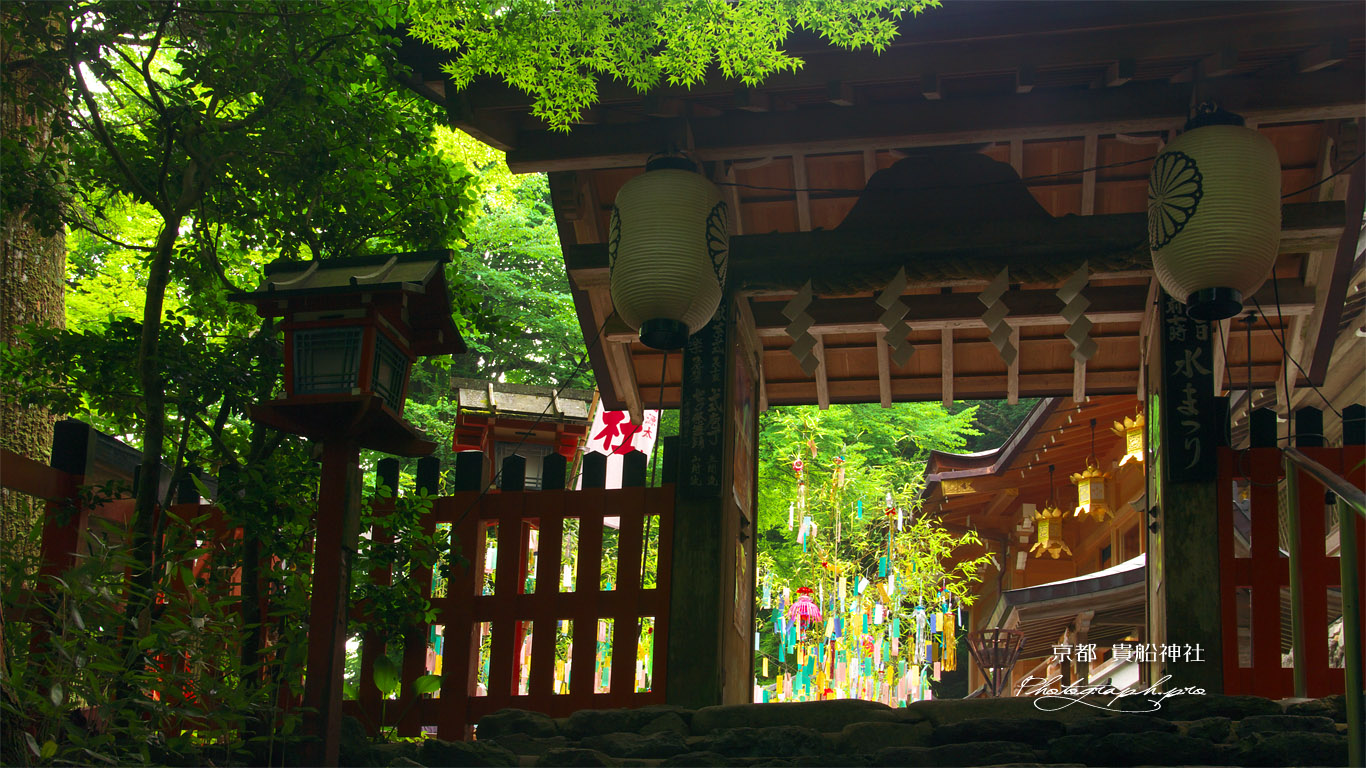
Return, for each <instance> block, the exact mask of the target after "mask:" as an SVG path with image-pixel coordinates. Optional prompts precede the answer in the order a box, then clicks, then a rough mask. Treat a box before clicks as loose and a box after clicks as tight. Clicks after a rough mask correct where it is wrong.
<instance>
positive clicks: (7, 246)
mask: <svg viewBox="0 0 1366 768" xmlns="http://www.w3.org/2000/svg"><path fill="white" fill-rule="evenodd" d="M22 56H23V53H21V52H19V51H17V50H16V49H15V48H13V47H9V48H7V49H6V50H5V52H4V62H3V65H4V66H3V68H4V71H5V75H4V77H5V78H6V79H7V80H8V81H9V82H8V83H6V86H7V87H6V88H5V89H4V94H5V96H7V97H8V98H5V99H4V101H3V103H0V134H4V135H6V136H11V137H18V139H19V141H20V143H21V145H22V147H23V149H22V151H25V152H27V153H28V154H30V155H37V154H44V155H46V154H49V150H50V149H52V141H53V137H52V131H51V122H52V118H53V114H52V112H51V111H50V110H47V109H45V108H43V106H42V101H43V100H41V99H36V98H24V96H25V95H27V94H29V93H30V92H31V90H32V89H31V88H30V87H27V86H29V85H30V84H31V82H33V79H34V78H41V77H43V75H44V71H43V68H41V67H23V66H18V63H19V62H17V59H19V58H21V57H22ZM26 61H32V59H26ZM59 77H60V75H59ZM10 170H11V171H12V170H13V169H10ZM7 175H8V174H7ZM6 186H8V184H7V185H6ZM5 194H6V195H7V196H8V195H9V194H11V192H6V193H5ZM30 213H32V212H31V211H30V210H29V207H28V206H21V207H17V208H16V206H14V205H11V204H6V205H4V206H3V207H0V345H6V346H7V345H10V344H14V343H15V342H16V340H17V337H18V335H19V331H20V330H21V329H22V327H23V326H25V325H28V324H37V325H44V326H49V327H58V328H62V327H65V326H66V315H65V312H66V302H65V282H64V280H65V271H66V235H65V233H64V232H62V230H61V229H58V230H57V231H56V233H54V234H52V235H45V234H43V233H42V232H41V231H39V228H38V227H37V226H35V225H34V223H33V221H32V220H31V218H30ZM47 213H51V212H47ZM0 389H11V388H9V387H4V386H3V383H0ZM56 420H57V415H55V414H52V413H49V412H48V411H47V410H46V409H44V408H37V407H30V406H26V405H23V404H21V403H16V402H14V401H13V400H12V399H11V398H8V397H0V447H3V448H7V449H9V450H11V451H14V452H15V453H19V454H22V455H24V456H27V457H29V458H31V459H34V460H35V461H40V462H43V463H47V461H48V459H49V456H50V453H51V450H52V425H53V424H54V423H55V422H56ZM42 510H43V504H42V502H40V501H37V500H35V499H32V498H30V497H27V496H22V495H20V494H15V493H10V492H8V491H3V490H0V547H5V548H10V547H18V546H21V542H22V541H23V540H24V537H25V535H26V534H27V533H28V531H29V530H30V529H31V527H32V526H33V524H34V523H35V522H36V521H37V520H38V519H39V516H40V515H41V514H42ZM11 551H12V550H11Z"/></svg>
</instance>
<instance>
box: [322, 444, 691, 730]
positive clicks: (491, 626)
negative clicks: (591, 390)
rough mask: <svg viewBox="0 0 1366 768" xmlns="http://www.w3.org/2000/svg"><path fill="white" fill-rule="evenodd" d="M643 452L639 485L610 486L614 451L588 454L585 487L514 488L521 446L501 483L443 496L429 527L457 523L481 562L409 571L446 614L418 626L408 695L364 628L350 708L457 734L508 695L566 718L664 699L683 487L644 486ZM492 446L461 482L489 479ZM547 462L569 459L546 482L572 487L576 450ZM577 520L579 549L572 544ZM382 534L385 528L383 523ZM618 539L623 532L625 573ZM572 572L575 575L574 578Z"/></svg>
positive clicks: (408, 649) (633, 476) (463, 543)
mask: <svg viewBox="0 0 1366 768" xmlns="http://www.w3.org/2000/svg"><path fill="white" fill-rule="evenodd" d="M633 457H638V458H639V461H635V462H632V461H628V462H627V468H626V477H625V483H626V484H627V485H631V484H633V483H635V484H636V486H637V487H627V488H621V489H616V490H605V489H603V488H602V487H601V485H602V482H601V477H602V472H601V471H600V468H599V467H598V466H597V465H598V464H600V462H599V461H598V459H603V460H605V458H606V457H604V456H599V455H597V454H588V455H587V456H585V463H586V464H587V465H589V466H586V467H585V470H584V485H585V488H584V489H583V490H558V489H557V490H540V491H522V490H508V489H509V488H510V487H511V488H521V485H522V483H521V467H520V466H517V463H518V462H520V461H522V460H521V459H519V458H518V457H515V456H514V457H510V458H509V459H508V460H507V461H505V463H504V466H503V472H502V473H501V475H500V486H501V489H500V490H498V491H493V492H491V493H486V494H484V493H480V492H479V491H478V490H466V491H458V492H456V493H453V494H452V495H450V496H444V497H440V498H437V499H436V501H435V504H434V507H433V509H432V512H431V514H428V515H425V516H424V525H425V526H426V529H427V531H428V532H433V531H439V530H445V529H446V527H447V526H449V530H450V531H451V534H452V535H453V537H454V538H453V539H452V541H453V549H458V551H459V553H460V554H461V555H462V556H463V557H464V559H465V560H466V561H467V562H468V566H456V567H454V568H452V569H451V575H450V579H449V581H444V583H443V580H442V579H441V578H440V576H439V575H438V577H437V578H436V579H435V580H434V579H433V575H432V573H431V572H430V571H429V570H428V571H426V572H415V573H412V574H410V575H409V578H414V579H417V580H418V581H419V584H420V585H421V590H422V594H423V595H425V596H430V600H431V604H432V608H433V609H434V611H435V612H436V617H435V620H434V621H432V622H431V623H430V624H427V625H418V626H416V627H413V628H410V631H408V632H407V633H406V635H405V638H404V641H403V645H404V647H403V662H402V665H401V673H402V674H401V677H402V680H403V681H404V682H403V684H402V686H401V689H400V691H399V694H398V697H397V699H390V700H388V701H385V700H383V699H382V698H381V693H380V690H379V689H378V687H376V686H375V684H374V666H375V661H376V659H378V658H379V656H380V654H381V653H382V652H383V651H384V649H383V648H381V647H380V644H379V643H378V642H377V638H375V637H374V636H368V637H367V638H365V639H364V640H363V642H362V650H361V675H360V686H359V690H360V694H359V699H358V700H351V701H347V702H345V707H346V711H347V712H348V713H349V714H352V715H355V716H357V717H359V718H360V719H361V721H362V722H363V723H365V725H366V726H367V728H369V729H370V730H372V731H374V730H376V729H377V728H379V727H381V726H386V727H387V726H394V727H396V728H397V731H398V734H399V735H401V736H416V735H418V734H420V733H422V732H423V731H424V730H427V731H430V730H431V729H432V728H433V727H435V729H436V732H437V735H438V736H440V738H443V739H448V740H458V739H464V738H468V737H469V735H470V729H471V726H473V725H474V724H476V723H477V722H478V721H479V719H480V718H481V717H483V716H484V715H486V714H489V713H491V712H495V711H497V710H499V709H503V708H505V707H516V708H518V709H526V710H532V711H537V712H544V713H546V714H548V715H550V716H552V717H564V716H567V715H569V714H570V713H571V712H574V711H576V710H580V709H604V708H616V707H641V706H646V705H650V704H662V703H664V694H665V690H664V689H665V652H664V651H665V649H666V648H667V643H668V632H669V582H670V578H669V569H670V564H671V560H672V558H671V556H670V550H671V546H670V543H671V541H672V536H673V512H674V486H673V485H672V484H666V485H664V486H662V487H659V488H646V487H643V486H644V471H643V469H644V461H643V459H644V458H645V457H644V455H643V454H634V455H633ZM481 459H482V455H481V454H479V453H475V452H466V453H462V454H459V455H458V460H457V468H456V483H455V484H456V486H457V487H461V486H463V487H472V488H478V478H479V477H480V476H481V472H480V471H479V470H478V468H477V466H476V464H477V462H478V461H479V460H481ZM426 461H428V460H424V462H426ZM546 461H547V462H548V465H549V464H550V463H554V464H556V465H557V466H556V467H555V468H554V469H551V468H550V467H549V466H547V470H546V471H545V472H544V475H543V477H544V478H545V487H546V488H556V486H562V485H563V484H564V483H563V478H564V472H563V465H562V462H563V458H562V457H559V456H550V457H547V458H546ZM467 462H468V463H467ZM509 462H511V463H512V466H509ZM633 465H634V467H635V469H636V471H635V472H633V471H632V467H633ZM428 466H429V467H430V469H428V470H427V471H426V472H424V469H423V467H422V466H421V465H420V466H419V470H418V485H419V487H423V486H424V479H423V475H424V474H426V475H427V478H428V479H427V480H426V481H425V483H429V484H430V485H427V487H431V485H435V471H434V470H435V461H431V464H429V465H428ZM604 466H605V465H604ZM394 471H395V472H396V469H395V470H394ZM383 473H384V470H383V468H382V469H381V474H383ZM471 480H473V482H470V481H471ZM593 485H597V486H599V487H596V488H594V487H589V486H593ZM575 531H576V535H575V536H574V537H573V538H576V540H577V547H576V550H577V552H576V553H571V552H569V551H566V549H565V547H564V546H563V545H564V543H565V541H566V536H567V535H569V534H572V533H574V532H575ZM648 531H653V532H655V533H656V535H657V540H658V542H659V545H658V547H657V550H656V551H655V552H651V551H650V549H649V548H648V547H647V543H648V540H649V538H650V536H649V535H648V534H647V532H648ZM372 535H374V536H384V535H385V534H384V531H383V529H380V528H377V529H376V530H375V531H374V532H372ZM605 538H612V539H615V540H616V558H615V564H614V565H615V570H614V575H613V569H612V568H611V566H612V565H613V563H611V562H610V561H607V560H605V559H604V547H603V543H604V539H605ZM533 539H534V545H533ZM646 564H648V565H650V566H651V567H650V568H648V569H645V568H643V567H642V566H643V565H646ZM566 573H569V574H571V575H572V576H573V578H572V582H570V583H566V580H565V579H563V578H562V576H563V574H566ZM374 577H375V578H377V579H381V580H383V579H388V578H389V577H390V576H389V574H375V575H374ZM434 581H435V585H436V588H435V590H433V583H434ZM437 627H440V628H441V631H440V634H439V636H438V633H437V632H436V631H435V628H437ZM604 628H606V631H605V632H604V631H603V630H604ZM528 637H529V638H530V639H529V640H528ZM642 640H643V641H644V642H645V643H646V644H647V645H646V646H645V647H646V650H648V651H651V652H648V653H645V654H642V655H643V659H641V661H642V665H643V669H642V668H641V666H638V664H637V659H638V653H640V651H641V649H642V645H641V642H642ZM566 642H567V644H568V648H566V647H565V645H566ZM438 644H439V645H438ZM438 648H439V650H440V654H439V655H440V657H441V664H440V677H441V687H440V690H439V691H438V692H437V693H435V694H432V695H423V694H419V693H417V692H416V691H415V690H414V689H413V687H412V685H411V681H413V680H415V679H417V678H419V677H421V676H422V675H424V674H428V673H431V672H435V671H436V664H435V663H434V661H435V660H434V657H435V656H437V655H438V654H437V650H438ZM570 649H572V651H573V652H572V654H571V653H569V650H570ZM528 650H529V652H528ZM609 658H610V666H609V665H608V664H606V663H605V662H606V661H607V659H609ZM566 659H568V662H569V663H568V664H565V663H564V662H565V661H566ZM557 673H558V674H557ZM642 673H643V674H642ZM557 677H558V678H559V679H557ZM565 677H567V678H568V679H567V685H563V684H561V680H563V678H565ZM641 678H644V684H643V685H642V684H641V683H642V680H641Z"/></svg>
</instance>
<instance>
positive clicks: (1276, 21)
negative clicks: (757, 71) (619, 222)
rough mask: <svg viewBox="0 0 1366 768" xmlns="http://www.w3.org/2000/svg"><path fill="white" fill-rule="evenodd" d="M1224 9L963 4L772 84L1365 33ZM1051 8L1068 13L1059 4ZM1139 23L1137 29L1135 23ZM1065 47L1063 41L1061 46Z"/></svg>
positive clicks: (1307, 14) (1336, 11)
mask: <svg viewBox="0 0 1366 768" xmlns="http://www.w3.org/2000/svg"><path fill="white" fill-rule="evenodd" d="M1107 5H1108V6H1110V7H1112V8H1123V9H1126V10H1124V11H1121V12H1119V13H1115V14H1112V16H1113V17H1112V18H1110V19H1109V20H1108V21H1099V20H1093V21H1087V20H1085V19H1081V18H1080V16H1079V15H1078V14H1077V13H1076V11H1075V8H1076V7H1085V8H1087V9H1088V10H1089V8H1100V7H1103V6H1107ZM1221 5H1222V6H1223V8H1227V9H1230V12H1219V13H1213V14H1211V13H1208V12H1207V10H1206V9H1204V8H1200V7H1199V4H1189V5H1187V4H1181V5H1177V4H1170V3H1169V4H1164V5H1162V6H1151V8H1152V10H1151V11H1150V12H1149V13H1152V14H1153V15H1157V14H1160V18H1145V19H1138V18H1137V17H1136V16H1135V15H1134V14H1133V12H1132V9H1133V8H1135V7H1139V8H1141V7H1142V4H1113V3H1111V4H1106V3H1101V4H1081V6H1075V5H1074V9H1073V10H1068V11H1066V12H1064V11H1062V10H1058V11H1056V12H1051V13H1047V14H1042V13H1039V12H1038V11H1037V8H1038V5H1037V4H1031V3H1019V2H1008V3H989V4H988V3H974V4H972V5H971V6H964V7H965V8H970V9H971V10H969V11H968V12H967V14H964V15H963V16H960V17H959V19H958V20H956V21H954V22H951V23H950V26H952V27H955V29H936V30H935V32H934V33H933V34H931V33H930V32H929V31H928V30H927V29H926V27H925V25H926V24H927V23H929V24H931V25H933V24H935V23H936V22H935V20H934V19H931V18H930V16H929V15H926V16H922V17H918V18H916V19H915V20H914V21H913V22H912V24H913V25H914V28H913V30H911V32H910V34H905V35H902V36H901V37H900V38H899V39H898V40H897V41H896V42H894V43H893V44H892V45H891V46H890V47H889V48H888V49H887V50H886V51H883V53H882V54H881V55H877V54H875V53H873V52H872V51H858V52H854V53H850V52H848V51H845V50H842V49H839V48H836V47H834V46H827V45H823V44H817V47H816V48H815V49H813V50H810V51H801V56H802V59H803V61H804V66H803V67H802V68H801V69H799V70H796V71H794V72H783V73H778V74H775V75H774V76H772V77H770V78H769V79H768V80H767V81H766V83H765V85H766V86H767V87H771V88H781V89H802V88H822V87H824V86H825V85H826V84H827V83H829V82H830V81H831V80H840V81H849V82H858V83H860V84H865V83H869V84H872V83H881V82H891V81H904V80H906V79H908V78H907V73H917V72H920V71H922V70H923V69H925V68H927V67H933V68H934V69H935V70H936V71H937V72H938V73H939V74H940V75H941V76H943V75H966V74H973V73H980V72H1010V71H1012V70H1014V69H1015V68H1017V67H1019V66H1020V62H1021V61H1026V62H1029V63H1030V65H1031V66H1032V67H1033V68H1034V69H1036V70H1038V71H1044V70H1059V69H1067V68H1076V67H1084V66H1091V65H1094V64H1095V63H1097V62H1105V61H1113V60H1115V59H1120V58H1127V59H1135V60H1145V61H1148V60H1173V59H1183V58H1185V59H1194V58H1196V57H1198V56H1202V55H1205V54H1208V53H1209V52H1210V50H1211V47H1210V46H1211V42H1212V41H1213V42H1214V43H1215V44H1217V45H1221V46H1228V47H1232V48H1235V49H1239V50H1245V51H1258V50H1264V49H1273V50H1305V49H1310V48H1313V47H1315V46H1318V45H1321V44H1322V43H1324V42H1325V41H1327V40H1331V39H1334V38H1338V37H1342V36H1343V35H1344V30H1355V29H1360V28H1361V24H1362V15H1363V14H1362V10H1361V8H1360V5H1359V4H1354V3H1332V4H1315V6H1314V7H1312V9H1310V5H1309V4H1307V3H1277V4H1271V3H1251V4H1241V5H1237V6H1235V5H1232V4H1228V3H1224V4H1221ZM1048 7H1050V9H1052V8H1059V9H1061V8H1063V6H1060V5H1058V4H1049V6H1048ZM1158 8H1160V9H1161V10H1160V11H1158V10H1157V9H1158ZM1184 8H1191V9H1192V11H1191V12H1192V13H1193V14H1195V15H1196V16H1198V18H1186V17H1185V16H1187V15H1188V14H1187V13H1186V12H1185V11H1184V10H1183V9H1184ZM1017 9H1018V10H1017ZM949 10H950V9H947V8H945V9H943V11H941V12H936V13H935V14H934V16H936V17H939V18H942V19H947V18H948V17H947V14H945V13H944V12H946V11H949ZM1105 13H1107V14H1109V13H1110V12H1109V11H1106V12H1105ZM1020 14H1026V15H1029V16H1030V17H1031V18H1029V19H1028V20H1027V22H1028V23H1021V19H1020V18H1019V16H1020ZM1135 21H1139V22H1140V24H1139V25H1134V23H1133V22H1135ZM988 30H990V31H988ZM984 34H987V35H989V36H990V37H992V38H993V39H992V40H991V43H990V44H989V45H981V44H973V43H980V42H981V41H982V40H983V39H985V38H984ZM1060 40H1063V41H1065V44H1060ZM428 55H429V57H430V58H431V59H432V61H431V62H430V64H429V66H424V67H422V71H424V72H427V71H430V72H433V73H435V72H438V71H439V66H438V64H439V63H441V62H444V61H445V60H447V59H448V58H449V55H448V54H445V53H443V52H438V51H432V52H429V54H428ZM407 58H408V59H409V60H411V58H412V57H411V56H409V57H407ZM433 76H435V75H433ZM735 87H736V81H735V80H732V79H726V78H723V77H716V76H713V77H708V78H707V79H706V80H705V81H704V82H700V83H694V84H693V85H691V86H686V87H685V86H682V85H678V86H672V87H665V88H662V89H660V90H662V91H664V92H666V93H668V94H669V95H673V96H678V97H682V98H698V97H707V96H723V95H727V94H730V93H733V92H734V90H735ZM462 93H465V94H467V95H468V96H469V98H470V100H471V102H472V103H474V104H476V105H477V106H478V107H479V108H480V109H481V110H483V109H491V110H499V109H502V110H509V109H514V110H522V111H529V109H530V106H531V102H532V97H531V96H530V95H529V94H527V93H525V92H523V91H521V90H519V89H517V88H514V87H511V86H508V85H506V84H505V83H503V82H501V81H499V80H497V79H494V78H481V79H479V80H477V81H475V82H474V83H471V84H470V85H469V86H468V87H467V88H465V89H464V90H463V91H462ZM598 94H599V98H600V103H602V104H604V105H608V106H611V105H621V104H634V103H639V101H640V93H639V92H638V91H637V90H636V89H635V88H634V87H632V86H631V85H630V84H629V83H627V82H625V81H614V80H605V81H603V82H600V83H599V84H598Z"/></svg>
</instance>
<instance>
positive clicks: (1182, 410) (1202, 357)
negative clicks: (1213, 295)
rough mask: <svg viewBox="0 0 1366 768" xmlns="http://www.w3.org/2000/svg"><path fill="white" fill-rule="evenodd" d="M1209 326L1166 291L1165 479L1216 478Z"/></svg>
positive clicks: (1216, 440)
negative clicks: (1190, 316) (1187, 311)
mask: <svg viewBox="0 0 1366 768" xmlns="http://www.w3.org/2000/svg"><path fill="white" fill-rule="evenodd" d="M1213 369H1214V340H1213V339H1212V338H1211V335H1210V324H1209V323H1206V322H1203V321H1199V320H1192V319H1190V318H1189V317H1186V305H1184V304H1182V303H1181V302H1179V301H1177V300H1176V299H1173V298H1172V297H1171V296H1168V295H1167V294H1166V293H1163V294H1162V391H1163V393H1164V394H1165V395H1166V398H1165V402H1164V403H1163V406H1165V407H1164V410H1163V413H1162V425H1163V427H1164V429H1163V432H1164V434H1163V437H1164V438H1165V439H1164V440H1163V446H1164V448H1165V451H1166V462H1165V463H1164V469H1165V473H1164V474H1165V478H1166V480H1167V481H1169V482H1173V483H1185V482H1193V481H1195V482H1198V481H1206V480H1213V479H1214V476H1215V474H1216V472H1217V465H1216V463H1215V455H1214V454H1215V448H1216V447H1217V445H1218V443H1219V440H1218V434H1219V431H1218V426H1217V423H1216V419H1215V418H1214V417H1215V415H1216V410H1217V407H1216V404H1215V397H1214V395H1215V393H1214V373H1213Z"/></svg>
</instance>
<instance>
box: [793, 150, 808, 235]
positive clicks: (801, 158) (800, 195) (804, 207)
mask: <svg viewBox="0 0 1366 768" xmlns="http://www.w3.org/2000/svg"><path fill="white" fill-rule="evenodd" d="M792 183H793V186H794V187H796V189H797V229H798V231H801V232H810V231H811V193H810V192H809V191H807V178H806V155H803V154H801V153H797V154H794V155H792Z"/></svg>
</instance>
